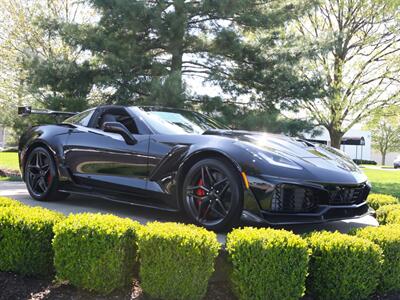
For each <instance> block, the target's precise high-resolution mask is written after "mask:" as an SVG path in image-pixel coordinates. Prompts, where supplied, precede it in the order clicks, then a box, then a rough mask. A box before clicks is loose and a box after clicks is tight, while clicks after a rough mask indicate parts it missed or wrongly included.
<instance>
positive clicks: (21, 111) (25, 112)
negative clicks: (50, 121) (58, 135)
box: [18, 106, 77, 117]
mask: <svg viewBox="0 0 400 300" xmlns="http://www.w3.org/2000/svg"><path fill="white" fill-rule="evenodd" d="M76 114H77V113H76V112H67V111H55V110H38V109H32V107H30V106H18V115H20V116H22V117H25V116H29V115H49V116H65V117H69V116H74V115H76Z"/></svg>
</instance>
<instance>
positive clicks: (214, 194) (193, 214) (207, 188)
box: [182, 158, 243, 231]
mask: <svg viewBox="0 0 400 300" xmlns="http://www.w3.org/2000/svg"><path fill="white" fill-rule="evenodd" d="M182 195H183V206H184V208H185V211H186V213H187V215H188V216H189V218H190V219H191V221H192V222H193V223H195V224H197V225H200V226H203V227H205V228H207V229H210V230H216V231H220V230H225V229H229V228H231V227H232V226H235V225H236V224H238V223H239V220H240V216H241V214H242V210H243V187H242V182H241V179H240V176H239V174H238V171H237V170H236V169H235V168H234V167H233V166H232V165H231V164H229V163H228V162H225V161H224V160H222V159H221V160H220V159H215V158H210V159H203V160H201V161H199V162H197V163H196V164H194V165H193V166H192V167H191V168H190V170H189V172H188V173H187V175H186V178H185V180H184V183H183V191H182Z"/></svg>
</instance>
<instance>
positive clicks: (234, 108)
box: [199, 96, 317, 136]
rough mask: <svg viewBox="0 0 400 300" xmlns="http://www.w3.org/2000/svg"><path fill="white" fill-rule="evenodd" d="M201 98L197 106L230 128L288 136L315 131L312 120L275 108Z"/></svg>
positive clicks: (217, 98)
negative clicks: (262, 107)
mask: <svg viewBox="0 0 400 300" xmlns="http://www.w3.org/2000/svg"><path fill="white" fill-rule="evenodd" d="M201 98H202V99H200V100H199V108H200V109H201V110H202V111H205V112H206V114H207V115H209V116H211V117H213V118H214V119H216V120H218V121H220V122H221V123H223V124H225V125H227V126H229V127H230V128H232V129H242V130H255V131H268V132H270V133H284V134H287V135H289V136H299V135H301V134H302V133H305V132H313V133H317V132H316V131H315V125H314V124H313V123H312V122H310V121H307V120H301V119H290V118H285V117H284V116H282V114H281V113H280V111H279V110H278V109H275V108H269V109H253V108H251V107H250V108H249V107H248V105H247V104H246V103H238V102H235V101H231V102H226V101H225V102H224V101H222V99H220V98H219V97H206V96H203V97H201Z"/></svg>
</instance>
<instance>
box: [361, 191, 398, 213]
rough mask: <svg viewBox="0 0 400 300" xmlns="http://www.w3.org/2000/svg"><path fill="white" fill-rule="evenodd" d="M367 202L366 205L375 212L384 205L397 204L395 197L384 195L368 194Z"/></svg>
mask: <svg viewBox="0 0 400 300" xmlns="http://www.w3.org/2000/svg"><path fill="white" fill-rule="evenodd" d="M367 202H368V205H369V206H371V207H372V208H373V209H375V210H377V209H378V208H379V207H381V206H384V205H388V204H398V203H399V201H398V199H397V198H396V197H393V196H391V195H384V194H370V195H369V196H368V198H367Z"/></svg>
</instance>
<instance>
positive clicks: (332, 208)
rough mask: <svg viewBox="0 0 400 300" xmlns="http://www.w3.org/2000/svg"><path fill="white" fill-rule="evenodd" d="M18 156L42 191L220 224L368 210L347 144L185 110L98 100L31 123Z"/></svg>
mask: <svg viewBox="0 0 400 300" xmlns="http://www.w3.org/2000/svg"><path fill="white" fill-rule="evenodd" d="M21 112H22V114H29V113H30V110H29V108H22V110H21ZM19 159H20V167H21V171H22V174H23V179H24V181H25V182H26V185H27V187H28V191H29V193H30V194H31V196H32V197H33V198H35V199H37V200H41V201H42V200H43V201H44V200H45V201H47V200H57V199H60V198H63V197H66V196H68V195H69V194H83V195H91V196H93V195H94V196H98V197H102V198H106V199H109V200H113V201H122V202H127V203H131V204H135V205H140V206H146V207H153V208H158V209H164V210H170V211H177V210H184V211H185V212H186V214H187V215H188V216H189V218H190V219H191V220H192V221H193V222H194V223H196V224H199V225H202V226H204V227H206V228H209V229H213V230H221V229H224V228H229V227H231V226H233V225H234V224H236V223H237V222H238V221H239V220H240V218H243V219H244V220H247V221H253V222H260V223H266V224H293V223H314V222H322V221H328V220H337V219H345V218H352V217H360V216H363V215H365V214H368V213H369V208H368V205H367V203H366V198H367V196H368V193H369V191H370V185H369V184H368V182H367V177H366V176H365V175H364V174H363V173H362V172H361V171H360V170H359V169H358V167H357V166H356V165H355V164H354V163H353V161H352V160H351V159H349V158H348V157H347V156H346V155H344V154H343V153H341V152H340V151H338V150H335V149H333V148H330V147H327V146H323V145H317V144H313V143H310V142H308V141H305V140H300V139H294V138H290V137H286V136H282V135H276V134H267V133H262V132H249V131H235V130H230V129H229V128H227V127H225V126H224V125H221V124H219V123H218V122H216V121H214V120H212V119H210V118H209V117H207V116H205V115H202V114H200V113H198V112H194V111H188V110H180V109H170V108H161V107H135V106H132V107H123V106H99V107H97V108H93V109H89V110H86V111H84V112H81V113H77V114H75V115H73V116H71V117H70V118H68V119H66V120H65V121H64V122H62V123H60V124H57V125H42V126H34V127H31V128H30V129H28V130H27V131H26V132H25V133H24V134H23V135H22V137H21V139H20V143H19Z"/></svg>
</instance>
